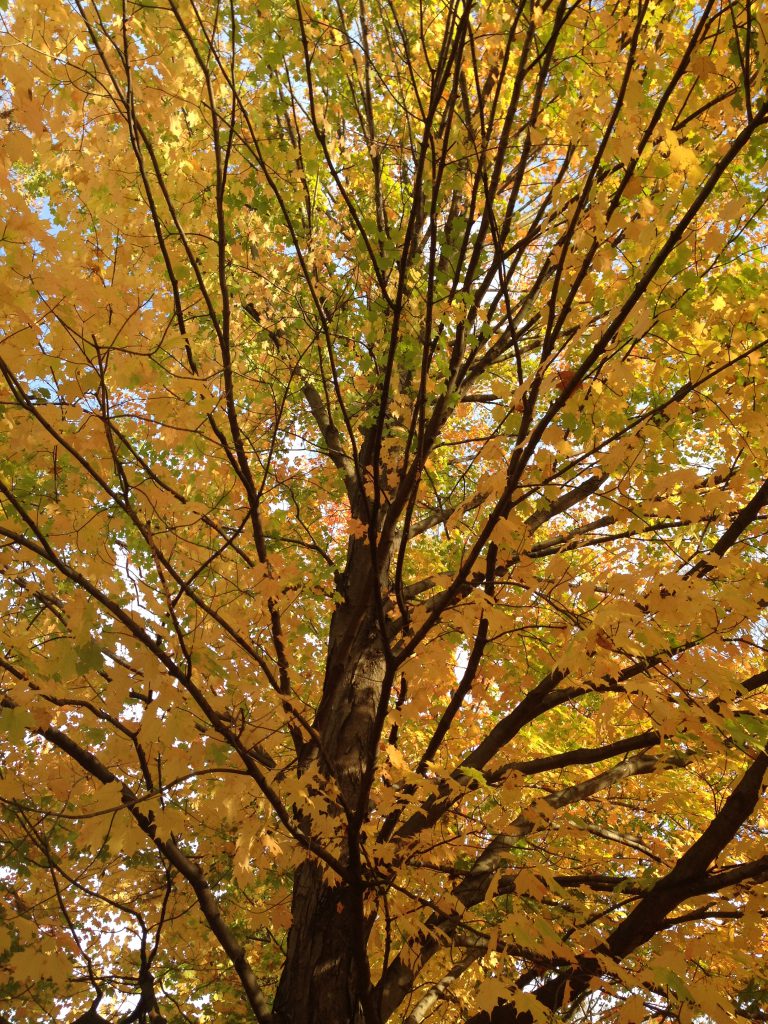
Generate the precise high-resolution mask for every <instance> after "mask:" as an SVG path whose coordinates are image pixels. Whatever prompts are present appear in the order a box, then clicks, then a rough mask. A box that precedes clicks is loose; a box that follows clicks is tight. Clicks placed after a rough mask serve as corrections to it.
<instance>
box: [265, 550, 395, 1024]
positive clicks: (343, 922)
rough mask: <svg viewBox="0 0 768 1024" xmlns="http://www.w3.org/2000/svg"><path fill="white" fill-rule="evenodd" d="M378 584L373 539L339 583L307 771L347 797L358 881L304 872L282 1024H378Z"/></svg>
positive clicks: (315, 868) (349, 853)
mask: <svg viewBox="0 0 768 1024" xmlns="http://www.w3.org/2000/svg"><path fill="white" fill-rule="evenodd" d="M378 582H379V581H377V580H376V578H375V576H374V573H373V569H372V564H371V557H370V553H369V551H368V550H367V547H366V545H365V543H364V542H361V541H353V542H352V543H351V545H350V551H349V558H348V562H347V569H346V571H345V573H344V574H343V575H342V576H341V577H340V578H339V581H338V589H339V593H340V594H341V596H342V598H343V600H342V602H341V604H340V605H339V607H338V608H337V610H336V612H335V613H334V615H333V618H332V621H331V628H330V634H329V644H328V654H327V661H326V671H325V681H324V686H323V697H322V700H321V703H320V706H319V708H318V711H317V715H316V718H315V722H314V733H315V738H314V739H313V740H311V741H310V742H309V743H307V745H306V747H305V749H304V751H303V752H302V763H303V769H304V771H305V772H309V771H310V770H312V771H315V772H318V773H319V774H320V775H321V776H324V777H326V778H329V779H330V780H332V784H333V785H334V786H335V787H337V789H338V792H339V794H340V795H339V800H338V805H337V807H336V808H335V816H336V820H335V821H334V822H333V823H332V825H331V828H330V829H329V828H328V826H327V825H326V826H325V827H324V829H323V831H324V832H325V833H328V832H331V831H332V832H333V833H334V836H335V842H336V843H338V846H339V849H338V850H335V851H334V852H335V853H336V855H337V856H338V859H339V861H340V862H341V863H342V864H343V865H344V866H345V867H346V868H347V869H348V876H347V878H345V879H338V878H329V877H328V875H327V873H326V872H324V871H323V868H322V867H321V865H320V864H319V863H317V862H316V861H313V860H311V859H310V860H306V861H305V862H304V863H303V864H301V865H300V866H299V868H298V869H297V871H296V876H295V880H294V890H293V895H292V904H291V909H292V917H293V920H292V924H291V929H290V932H289V937H288V949H287V956H286V962H285V966H284V969H283V973H282V976H281V979H280V984H279V987H278V991H277V996H276V1000H275V1007H274V1019H275V1024H334V1022H339V1024H362V1022H363V1021H365V1024H374V1020H375V1016H376V1010H375V1007H374V1006H373V1004H372V1001H371V985H370V978H369V977H368V975H367V956H366V951H365V944H366V939H367V932H368V927H367V925H366V922H365V919H364V912H363V882H362V879H361V878H360V872H359V832H360V825H361V822H362V819H363V818H364V814H365V808H364V807H363V806H362V805H363V803H365V802H366V795H365V786H366V776H367V769H368V767H369V762H368V758H369V757H370V756H371V751H375V750H376V748H377V740H378V737H377V735H376V730H377V721H376V720H377V711H378V708H379V703H380V700H381V697H382V689H383V686H384V683H385V678H386V663H385V658H384V653H383V649H382V643H381V638H380V633H379V629H378V625H377V617H376V607H375V594H376V590H375V588H376V587H377V586H378Z"/></svg>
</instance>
